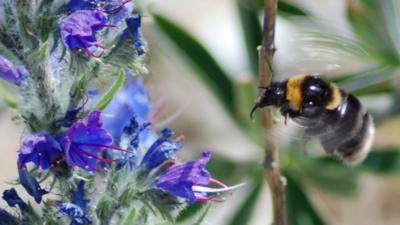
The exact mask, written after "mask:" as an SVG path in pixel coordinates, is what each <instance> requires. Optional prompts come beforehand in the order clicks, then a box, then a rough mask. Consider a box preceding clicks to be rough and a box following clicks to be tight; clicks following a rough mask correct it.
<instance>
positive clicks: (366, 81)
mask: <svg viewBox="0 0 400 225" xmlns="http://www.w3.org/2000/svg"><path fill="white" fill-rule="evenodd" d="M393 73H394V68H392V67H384V68H371V69H367V70H365V71H363V72H361V73H357V74H353V75H347V76H344V78H341V79H340V80H338V82H337V83H338V85H339V86H340V87H341V88H343V89H344V90H346V91H348V92H351V93H352V94H355V95H374V94H382V93H390V92H391V91H392V79H393Z"/></svg>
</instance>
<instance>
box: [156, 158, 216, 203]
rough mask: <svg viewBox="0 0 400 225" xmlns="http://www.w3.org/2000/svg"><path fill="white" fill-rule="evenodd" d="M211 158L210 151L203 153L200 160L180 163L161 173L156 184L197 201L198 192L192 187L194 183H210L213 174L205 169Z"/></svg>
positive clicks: (172, 192)
mask: <svg viewBox="0 0 400 225" xmlns="http://www.w3.org/2000/svg"><path fill="white" fill-rule="evenodd" d="M209 160H210V153H209V152H205V153H203V155H202V157H201V158H200V159H198V160H194V161H189V162H186V163H182V164H178V165H175V166H172V167H171V168H169V169H168V170H167V171H166V172H165V173H164V174H162V175H160V177H159V179H158V180H157V182H156V184H155V186H156V187H157V188H159V189H162V190H164V191H166V192H168V193H170V194H171V195H174V196H178V197H182V198H185V199H187V200H189V202H191V203H193V202H195V201H196V194H195V193H194V191H193V189H192V187H193V186H194V185H208V184H209V183H210V179H211V175H210V173H209V172H208V171H207V170H206V169H205V166H206V165H207V163H208V161H209Z"/></svg>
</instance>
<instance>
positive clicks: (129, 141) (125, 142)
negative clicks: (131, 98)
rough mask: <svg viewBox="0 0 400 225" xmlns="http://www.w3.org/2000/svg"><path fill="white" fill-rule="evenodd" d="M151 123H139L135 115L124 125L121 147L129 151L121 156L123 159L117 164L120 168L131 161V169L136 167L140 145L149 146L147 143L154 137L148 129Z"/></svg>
mask: <svg viewBox="0 0 400 225" xmlns="http://www.w3.org/2000/svg"><path fill="white" fill-rule="evenodd" d="M149 125H150V123H143V124H141V125H139V122H138V121H137V120H136V117H135V116H133V117H132V118H131V120H130V123H129V124H128V125H127V126H125V127H124V130H123V134H122V136H121V142H120V147H121V148H124V149H127V150H128V152H129V153H128V154H124V155H123V156H122V157H119V158H122V160H120V162H119V163H118V165H117V168H118V169H120V168H122V167H123V166H124V165H126V163H129V166H130V169H134V168H136V166H137V164H138V158H139V157H138V156H139V154H140V152H139V147H140V146H143V147H148V146H147V145H146V144H147V141H148V140H149V139H153V133H152V132H151V131H149V129H148V126H149Z"/></svg>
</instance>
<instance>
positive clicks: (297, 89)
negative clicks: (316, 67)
mask: <svg viewBox="0 0 400 225" xmlns="http://www.w3.org/2000/svg"><path fill="white" fill-rule="evenodd" d="M306 76H307V75H297V76H294V77H292V78H290V79H289V80H288V81H287V83H286V100H288V101H289V103H290V107H291V108H292V109H293V110H295V111H299V110H300V107H301V104H302V103H303V93H301V86H302V84H303V82H304V79H305V78H306Z"/></svg>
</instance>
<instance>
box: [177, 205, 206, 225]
mask: <svg viewBox="0 0 400 225" xmlns="http://www.w3.org/2000/svg"><path fill="white" fill-rule="evenodd" d="M203 207H204V203H201V202H197V203H194V204H192V205H189V206H188V207H186V208H185V209H184V210H182V211H181V212H180V213H179V215H178V217H177V218H176V222H177V223H182V222H185V221H186V220H188V219H190V218H192V217H193V216H195V215H197V214H198V213H199V212H200V211H201V209H202V208H203Z"/></svg>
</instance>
